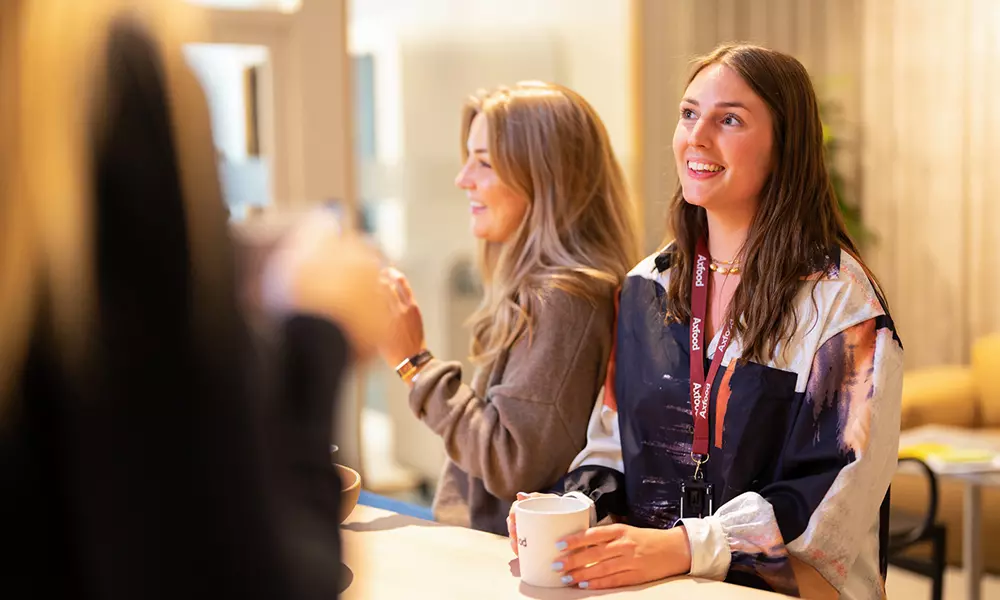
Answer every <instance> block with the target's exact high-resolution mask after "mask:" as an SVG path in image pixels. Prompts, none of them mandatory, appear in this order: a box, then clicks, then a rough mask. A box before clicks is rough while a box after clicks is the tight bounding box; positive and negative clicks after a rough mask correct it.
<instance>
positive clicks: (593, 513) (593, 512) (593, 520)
mask: <svg viewBox="0 0 1000 600" xmlns="http://www.w3.org/2000/svg"><path fill="white" fill-rule="evenodd" d="M563 495H564V496H566V497H567V498H576V499H577V500H579V501H580V502H583V503H584V504H586V505H587V506H589V507H590V526H591V527H594V526H595V525H597V507H596V506H594V501H593V500H591V499H590V496H587V495H586V494H584V493H583V492H566V493H565V494H563Z"/></svg>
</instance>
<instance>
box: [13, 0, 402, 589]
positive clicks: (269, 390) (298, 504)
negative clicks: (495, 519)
mask: <svg viewBox="0 0 1000 600" xmlns="http://www.w3.org/2000/svg"><path fill="white" fill-rule="evenodd" d="M186 15H187V11H186V10H185V9H184V7H183V6H181V5H178V6H173V5H168V4H166V3H161V2H154V1H148V2H142V3H132V4H128V3H125V2H114V1H111V0H87V1H86V2H81V1H79V0H62V1H61V0H30V1H28V0H11V1H5V2H4V3H2V4H0V90H3V91H2V93H0V132H2V135H0V332H2V333H0V490H3V491H2V493H0V514H2V515H3V519H4V523H3V525H2V530H3V534H2V536H0V537H2V540H3V541H2V543H0V547H2V548H3V550H2V554H3V556H2V557H0V595H3V596H4V597H10V598H23V597H39V598H70V597H72V598H80V599H86V598H94V599H105V598H108V599H110V598H122V599H125V598H128V599H134V598H170V599H176V598H181V597H192V596H194V597H203V598H332V597H336V595H337V593H338V583H339V582H338V580H337V579H338V574H339V571H340V562H339V557H340V547H339V532H338V520H337V512H338V511H337V509H338V505H339V493H340V483H339V481H338V479H337V476H336V473H335V471H334V470H333V468H332V466H331V464H330V459H329V443H330V439H329V437H330V423H331V416H332V413H331V411H332V404H333V401H334V398H335V396H336V394H337V393H338V384H339V382H340V379H341V377H342V374H343V372H344V369H345V367H346V365H347V364H348V362H349V359H350V357H351V355H352V354H353V355H358V354H361V355H363V354H367V353H369V352H370V350H371V349H372V348H373V346H374V345H375V343H376V342H377V341H378V339H379V331H380V330H381V329H382V327H383V326H382V321H383V318H382V315H381V314H380V312H379V308H378V303H373V302H371V298H372V297H373V295H376V294H377V293H378V291H379V287H378V262H377V259H376V258H375V257H374V256H372V255H371V254H370V253H369V251H368V250H365V249H364V248H363V247H362V246H361V245H360V244H359V243H356V242H352V241H350V240H349V239H347V238H344V237H341V235H340V233H339V228H338V227H337V224H336V223H332V222H329V220H328V219H325V218H322V217H318V218H314V219H311V220H309V221H308V222H307V223H306V224H305V225H303V226H301V227H299V228H298V229H297V230H296V231H295V232H293V233H292V234H290V235H289V236H288V237H287V238H286V240H285V242H284V244H283V245H282V246H281V247H280V248H279V249H278V250H277V252H276V256H275V257H274V258H273V259H272V261H271V263H270V264H269V265H268V267H267V271H266V273H265V275H264V277H263V280H264V281H266V283H267V286H266V289H265V290H264V294H263V297H264V298H265V300H266V301H265V308H266V309H267V310H269V311H270V314H271V316H272V317H275V318H276V319H278V320H280V322H281V327H280V335H279V339H278V343H277V344H275V345H274V346H273V347H270V348H265V347H264V346H263V345H260V344H256V343H255V342H254V341H253V340H252V339H251V336H250V335H249V333H248V329H247V327H246V325H245V323H244V320H243V318H242V316H241V311H240V307H239V306H238V303H237V300H236V296H237V294H236V286H235V282H234V279H235V278H234V273H233V271H234V253H233V249H232V247H231V246H230V243H229V239H228V234H227V229H226V222H225V216H224V215H225V209H224V207H223V203H222V199H221V194H220V187H219V181H218V178H217V174H216V168H215V164H216V161H215V156H214V152H213V144H212V140H211V132H210V125H209V117H208V111H207V106H206V103H205V99H204V97H203V95H202V92H201V90H200V89H199V87H198V85H197V84H196V82H195V80H194V78H193V76H192V75H191V73H190V72H189V71H188V69H187V68H186V66H185V64H184V61H183V58H182V55H181V46H180V42H181V41H182V39H183V38H184V33H183V32H184V31H185V30H187V28H188V25H187V17H186ZM348 282H349V285H348ZM352 348H353V350H354V352H352Z"/></svg>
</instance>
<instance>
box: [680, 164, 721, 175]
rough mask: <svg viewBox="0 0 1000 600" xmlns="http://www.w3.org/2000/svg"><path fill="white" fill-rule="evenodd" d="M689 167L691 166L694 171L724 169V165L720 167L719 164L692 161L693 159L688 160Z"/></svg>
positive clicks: (713, 171)
mask: <svg viewBox="0 0 1000 600" xmlns="http://www.w3.org/2000/svg"><path fill="white" fill-rule="evenodd" d="M688 168H690V169H691V170H692V171H709V172H712V173H715V172H717V171H721V170H722V167H720V166H719V165H710V164H708V163H700V162H691V161H688Z"/></svg>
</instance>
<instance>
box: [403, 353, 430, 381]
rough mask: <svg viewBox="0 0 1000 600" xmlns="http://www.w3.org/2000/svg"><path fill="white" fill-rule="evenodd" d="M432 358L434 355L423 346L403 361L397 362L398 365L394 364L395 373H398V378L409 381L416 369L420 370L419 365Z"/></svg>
mask: <svg viewBox="0 0 1000 600" xmlns="http://www.w3.org/2000/svg"><path fill="white" fill-rule="evenodd" d="M432 358H434V355H433V354H431V351H430V350H428V349H426V348H424V349H423V350H421V351H420V352H418V353H416V354H414V355H413V356H411V357H409V358H406V359H404V360H403V362H401V363H399V365H397V366H396V374H397V375H399V378H400V379H402V380H403V381H406V382H409V381H410V380H411V379H413V376H414V375H416V374H417V371H419V370H420V367H422V366H424V365H426V364H427V363H429V362H430V361H431V359H432Z"/></svg>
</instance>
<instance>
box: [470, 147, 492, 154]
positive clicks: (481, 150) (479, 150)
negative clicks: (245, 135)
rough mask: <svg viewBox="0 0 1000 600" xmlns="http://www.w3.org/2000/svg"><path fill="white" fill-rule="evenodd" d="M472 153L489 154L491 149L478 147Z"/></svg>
mask: <svg viewBox="0 0 1000 600" xmlns="http://www.w3.org/2000/svg"><path fill="white" fill-rule="evenodd" d="M472 153H473V154H488V153H489V150H487V149H486V148H476V149H475V150H473V151H472Z"/></svg>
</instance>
